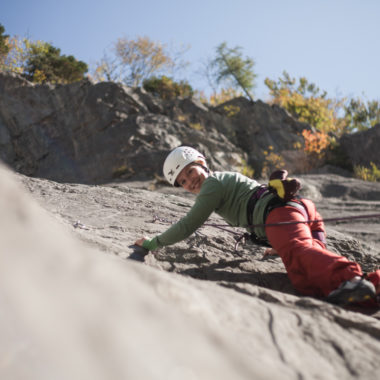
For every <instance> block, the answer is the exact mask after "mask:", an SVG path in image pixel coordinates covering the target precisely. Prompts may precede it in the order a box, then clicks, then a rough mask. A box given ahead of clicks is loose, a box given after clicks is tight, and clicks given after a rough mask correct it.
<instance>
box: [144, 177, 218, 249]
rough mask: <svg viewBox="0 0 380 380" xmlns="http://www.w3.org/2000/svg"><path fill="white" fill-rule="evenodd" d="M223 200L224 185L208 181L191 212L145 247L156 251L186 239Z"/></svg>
mask: <svg viewBox="0 0 380 380" xmlns="http://www.w3.org/2000/svg"><path fill="white" fill-rule="evenodd" d="M221 200H222V185H221V184H220V183H219V182H218V181H217V180H211V181H207V184H206V183H204V184H203V186H202V189H201V192H200V193H199V194H198V196H197V198H196V200H195V203H194V205H193V207H192V208H191V209H190V211H189V212H188V213H187V214H186V215H185V216H184V217H183V218H182V219H181V220H180V221H178V222H177V223H176V224H173V225H172V226H171V227H170V228H169V229H167V230H166V231H165V232H164V233H162V234H161V235H158V236H156V237H154V238H153V239H150V240H146V241H144V244H143V247H144V248H146V249H149V250H154V249H157V248H159V247H163V246H166V245H171V244H174V243H177V242H179V241H181V240H183V239H186V238H187V237H189V236H190V235H191V234H192V233H193V232H194V231H195V230H196V229H197V228H199V227H201V226H202V224H203V223H204V222H205V221H206V220H207V219H208V217H209V216H210V215H211V214H212V212H213V211H215V209H217V208H218V206H219V205H220V203H221Z"/></svg>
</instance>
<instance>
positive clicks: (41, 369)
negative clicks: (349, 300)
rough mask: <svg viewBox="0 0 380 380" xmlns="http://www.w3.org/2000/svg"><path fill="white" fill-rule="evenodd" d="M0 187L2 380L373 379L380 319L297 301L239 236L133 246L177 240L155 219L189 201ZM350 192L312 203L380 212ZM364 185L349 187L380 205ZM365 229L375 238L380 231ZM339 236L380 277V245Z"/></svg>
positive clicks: (208, 234) (0, 172) (309, 181)
mask: <svg viewBox="0 0 380 380" xmlns="http://www.w3.org/2000/svg"><path fill="white" fill-rule="evenodd" d="M0 177H1V181H0V208H1V210H2V212H1V214H0V228H1V231H2V233H1V235H0V246H1V250H0V257H1V263H2V265H1V266H0V271H1V275H0V302H1V308H2V310H3V312H2V324H1V326H0V329H1V334H2V345H1V346H0V347H1V349H2V352H3V357H7V360H6V361H4V362H3V366H2V375H4V378H27V379H28V380H34V379H38V380H40V379H51V378H57V379H60V378H62V379H68V378H72V379H77V378H80V379H84V380H86V379H109V378H112V379H125V378H131V379H134V378H138V379H165V380H166V379H177V378H181V379H182V378H183V379H277V378H281V379H301V378H303V379H321V378H323V379H334V380H335V379H337V378H339V379H360V378H362V379H367V378H376V376H377V374H378V371H379V370H380V363H379V360H378V358H379V355H380V344H379V340H380V321H379V318H380V316H379V313H378V312H377V313H376V311H374V310H367V311H366V312H367V313H368V315H364V314H363V313H358V312H354V311H352V310H345V309H342V308H339V307H335V306H332V305H329V304H326V303H325V302H323V301H320V300H317V299H313V298H309V297H299V296H297V295H296V294H295V292H294V290H293V289H292V286H291V284H290V283H289V281H288V279H287V276H286V274H285V271H284V267H283V265H282V263H281V261H280V259H279V258H276V257H271V258H268V259H266V260H263V259H262V253H263V247H260V246H256V245H254V244H247V245H245V246H241V247H240V248H239V250H238V251H237V252H234V249H233V245H234V238H233V235H230V234H228V233H226V232H222V231H220V230H217V229H214V228H212V227H211V226H206V227H203V228H202V229H201V230H200V231H198V233H197V234H194V235H193V236H191V237H190V238H189V239H187V240H186V241H183V242H181V243H179V244H176V245H174V246H171V247H166V248H164V249H160V250H159V251H157V252H156V253H155V254H152V253H149V254H146V252H145V251H144V250H142V249H138V248H137V247H135V246H133V245H132V243H133V242H134V240H135V239H136V237H139V236H141V235H143V234H148V235H153V234H156V233H159V232H160V231H163V230H164V229H165V228H167V225H165V224H162V223H160V222H155V223H154V222H153V215H154V214H158V215H159V216H160V217H161V218H164V219H168V220H176V219H177V218H179V217H180V216H181V215H183V214H185V213H186V212H187V210H188V209H189V207H190V205H191V204H192V199H191V198H190V197H191V195H190V197H189V196H185V195H184V193H183V192H181V191H178V190H175V189H169V188H166V187H162V188H158V189H157V191H156V192H152V191H149V190H147V189H148V188H149V186H150V184H149V183H142V182H140V183H132V182H131V183H125V184H124V183H119V184H110V185H107V186H89V185H83V184H62V183H56V182H53V181H49V180H42V179H35V178H29V177H25V176H22V175H17V178H16V179H15V178H12V177H13V175H11V174H10V172H9V171H5V170H4V169H2V168H0ZM343 180H344V179H343V178H341V177H337V176H311V177H309V176H306V177H305V178H303V183H304V192H305V194H307V195H308V196H311V195H313V197H314V199H316V200H317V202H318V203H319V205H320V208H322V214H323V215H326V212H327V211H328V210H330V213H331V214H333V215H336V214H337V213H338V212H339V213H340V215H342V214H344V213H349V212H358V211H357V210H358V209H359V210H361V209H366V210H371V212H372V213H373V212H375V210H380V200H379V198H376V199H372V200H370V199H371V197H370V196H368V197H367V198H368V199H369V200H367V201H363V200H361V199H358V198H357V197H356V196H355V194H356V193H350V192H349V191H346V198H345V199H346V200H343V201H341V202H339V201H338V199H337V198H334V197H335V196H336V195H337V193H336V188H337V186H338V185H339V186H344V182H343ZM353 181H354V180H353ZM16 182H18V183H16ZM362 183H363V182H361V181H355V182H352V183H348V184H347V187H348V188H351V187H352V186H353V185H355V186H356V188H357V189H361V191H362V193H364V192H368V191H371V192H372V193H373V194H375V193H377V194H378V193H379V191H380V188H379V186H380V185H379V184H372V185H371V186H372V187H371V188H370V189H366V188H364V187H361V184H362ZM333 185H335V188H334V186H333ZM25 189H26V190H27V191H28V192H29V193H30V194H31V195H32V196H33V198H34V199H35V200H37V201H38V203H39V204H40V205H41V206H43V208H44V209H45V210H42V209H41V207H39V206H37V205H36V202H35V200H32V199H31V196H30V194H29V195H27V194H26V193H25ZM168 190H170V191H169V192H168ZM322 194H323V196H324V198H323V202H322ZM321 202H322V203H321ZM327 216H329V214H327ZM211 221H216V222H218V223H220V219H219V218H214V217H213V218H212V219H211ZM367 222H368V221H367ZM367 226H368V227H367V228H368V230H369V231H370V230H371V229H372V230H373V232H374V234H373V235H375V233H376V231H377V229H378V224H372V225H371V224H368V225H367ZM337 227H339V226H334V227H333V228H332V227H330V228H329V229H328V233H329V238H328V245H329V248H330V249H332V250H335V251H337V252H340V253H342V254H345V255H347V256H348V257H350V258H351V259H356V260H357V261H358V262H360V263H361V264H362V266H363V269H364V270H372V269H374V268H375V267H378V266H379V264H380V259H379V255H378V246H377V245H376V242H374V243H370V240H371V239H370V237H371V236H372V235H367V236H365V238H366V242H365V243H364V242H362V241H360V240H358V239H354V238H352V237H350V236H349V235H347V234H344V233H343V232H342V231H344V227H343V225H340V228H341V232H339V231H338V230H337V229H336V228H337ZM126 258H129V259H136V260H138V261H140V263H138V262H134V260H125V259H126ZM168 272H171V273H168ZM362 311H363V310H362ZM42 358H43V360H42ZM4 363H5V364H4Z"/></svg>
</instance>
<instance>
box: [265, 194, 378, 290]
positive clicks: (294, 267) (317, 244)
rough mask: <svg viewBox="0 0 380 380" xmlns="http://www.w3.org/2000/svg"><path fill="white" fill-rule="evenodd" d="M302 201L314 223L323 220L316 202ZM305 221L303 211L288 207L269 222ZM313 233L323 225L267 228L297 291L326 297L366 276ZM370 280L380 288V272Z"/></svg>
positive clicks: (357, 266) (270, 239) (353, 263)
mask: <svg viewBox="0 0 380 380" xmlns="http://www.w3.org/2000/svg"><path fill="white" fill-rule="evenodd" d="M302 202H303V203H304V205H305V206H306V208H307V211H308V214H309V215H308V216H309V219H310V220H315V219H321V217H320V215H319V213H318V212H317V210H316V209H315V205H314V203H313V202H311V201H310V200H306V199H302ZM304 220H305V215H303V213H302V212H301V211H300V210H299V209H297V208H295V207H292V206H284V207H278V208H275V209H274V210H272V211H271V212H270V213H269V215H268V217H267V219H266V223H267V224H270V223H277V222H286V221H304ZM312 231H324V226H323V223H322V222H318V223H312V224H307V223H299V224H290V225H283V226H273V227H270V226H268V227H266V234H267V237H268V240H269V243H270V244H271V246H272V247H273V248H274V249H275V250H276V251H277V253H278V254H279V256H280V257H281V259H282V261H283V263H284V265H285V268H286V271H287V272H288V276H289V278H290V281H291V282H292V284H293V286H294V288H295V289H296V290H297V291H298V292H299V293H301V294H304V295H309V296H316V297H325V296H327V295H328V294H329V293H330V292H331V291H332V290H334V289H336V288H337V287H338V286H339V285H340V284H341V283H342V282H343V281H346V280H350V279H352V278H353V277H355V276H361V275H362V274H363V273H362V270H361V267H360V265H359V264H357V263H355V262H352V261H349V260H348V259H347V258H345V257H343V256H340V255H337V254H335V253H333V252H330V251H328V250H327V249H326V247H325V245H324V244H323V243H322V242H321V241H319V240H317V239H315V238H313V236H312ZM368 278H369V280H370V281H372V282H373V283H374V285H375V286H377V284H378V283H379V281H380V270H377V271H376V272H373V273H370V274H369V275H368Z"/></svg>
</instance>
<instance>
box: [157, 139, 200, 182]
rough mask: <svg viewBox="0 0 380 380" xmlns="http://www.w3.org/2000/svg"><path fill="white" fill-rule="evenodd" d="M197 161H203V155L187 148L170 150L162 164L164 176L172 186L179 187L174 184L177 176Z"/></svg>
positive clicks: (181, 147)
mask: <svg viewBox="0 0 380 380" xmlns="http://www.w3.org/2000/svg"><path fill="white" fill-rule="evenodd" d="M199 159H203V160H205V157H204V156H203V154H201V153H200V152H198V151H197V150H195V149H194V148H191V147H189V146H180V147H178V148H175V149H174V150H172V151H171V152H170V153H169V155H168V156H167V157H166V160H165V162H164V176H165V178H166V180H167V181H168V182H169V183H170V184H171V185H173V186H177V187H178V186H179V185H178V183H177V182H176V179H177V176H178V174H179V173H180V172H181V170H182V169H183V168H184V167H185V166H186V165H189V164H191V163H192V162H194V161H197V160H199Z"/></svg>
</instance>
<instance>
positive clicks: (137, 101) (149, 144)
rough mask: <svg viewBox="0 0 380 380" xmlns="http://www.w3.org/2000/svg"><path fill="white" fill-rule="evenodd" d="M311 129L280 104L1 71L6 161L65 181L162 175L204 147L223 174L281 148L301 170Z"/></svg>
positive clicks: (0, 149) (258, 165)
mask: <svg viewBox="0 0 380 380" xmlns="http://www.w3.org/2000/svg"><path fill="white" fill-rule="evenodd" d="M305 128H309V126H308V125H306V124H303V123H299V122H297V121H296V120H294V119H293V118H291V117H290V116H289V115H288V114H287V113H286V112H285V111H284V110H282V109H280V108H278V107H271V106H269V105H267V104H265V103H262V102H260V101H258V102H255V103H250V102H248V101H247V100H246V99H244V98H240V99H235V100H234V101H232V102H229V103H226V104H224V105H221V106H219V107H217V108H215V109H209V108H207V107H206V106H205V105H203V104H201V103H200V102H198V101H196V100H194V99H176V100H173V101H161V100H159V99H158V98H155V97H152V96H151V95H149V94H147V93H145V92H144V91H143V90H141V89H131V88H128V87H125V86H122V85H120V84H115V83H99V84H92V83H90V82H89V81H83V82H78V83H74V84H69V85H56V86H53V85H34V84H32V83H29V82H27V81H26V80H24V79H22V78H20V77H17V76H14V75H5V74H1V73H0V158H1V159H2V160H3V161H4V162H6V163H7V164H8V165H10V166H11V167H13V168H14V169H15V170H17V171H19V172H21V173H23V174H26V175H29V176H35V177H41V178H47V179H52V180H55V181H60V182H75V183H104V182H108V181H110V180H113V179H115V178H124V179H125V178H138V177H144V176H145V177H148V178H152V177H153V176H154V175H155V174H158V175H162V174H161V166H162V162H163V160H164V158H165V157H166V155H167V154H168V152H169V151H170V150H172V149H173V148H175V147H176V146H179V145H191V146H194V147H195V148H198V149H200V150H201V151H202V152H203V153H204V154H205V155H206V156H207V158H208V161H209V164H210V165H211V167H212V168H213V169H214V170H220V169H223V170H237V169H240V168H241V167H242V166H244V165H246V163H248V164H250V165H252V166H253V167H254V168H255V169H256V172H257V173H260V172H261V170H262V169H263V164H262V162H263V160H264V159H265V158H266V156H265V154H264V151H267V150H268V149H272V150H273V153H275V154H278V155H281V157H283V159H284V162H285V163H286V165H287V168H288V170H289V171H299V169H300V168H299V167H300V163H302V162H303V160H302V157H303V156H302V152H301V151H298V152H296V151H294V146H295V144H297V143H298V144H300V142H301V141H302V137H300V135H299V134H300V132H301V131H302V130H303V129H305ZM300 156H302V157H301V158H300Z"/></svg>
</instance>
